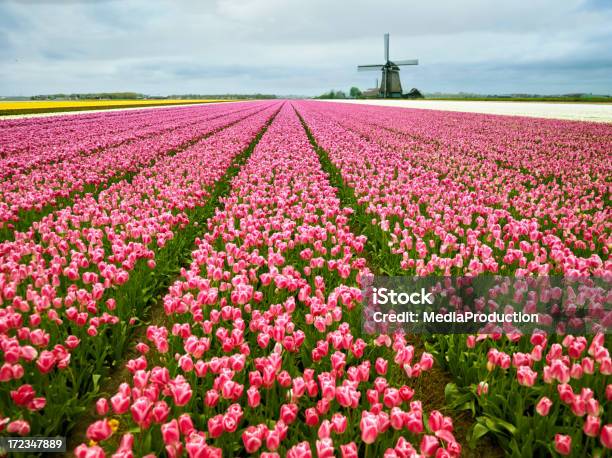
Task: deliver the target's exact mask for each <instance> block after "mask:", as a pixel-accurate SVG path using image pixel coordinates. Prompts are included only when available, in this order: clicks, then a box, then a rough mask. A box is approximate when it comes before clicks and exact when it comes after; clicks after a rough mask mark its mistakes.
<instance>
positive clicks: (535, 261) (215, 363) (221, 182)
mask: <svg viewBox="0 0 612 458" xmlns="http://www.w3.org/2000/svg"><path fill="white" fill-rule="evenodd" d="M611 187H612V124H606V123H600V124H596V123H587V122H578V121H560V120H551V119H538V118H526V117H510V116H497V115H485V114H475V113H456V112H444V111H434V110H419V109H404V108H389V107H377V106H367V105H356V104H355V105H352V104H334V103H328V102H319V101H307V100H299V101H297V100H292V101H282V100H270V101H256V102H237V103H229V104H218V105H217V104H211V105H193V106H186V107H168V108H157V109H151V110H139V109H134V110H129V111H114V112H106V113H87V114H78V115H71V116H53V117H45V118H38V119H34V118H31V119H28V118H23V119H13V120H0V436H11V437H15V436H24V437H29V436H35V437H56V436H62V437H66V438H67V440H68V450H67V452H66V453H67V456H76V457H79V458H98V457H117V458H122V457H126V458H128V457H143V456H146V457H151V456H168V457H171V458H174V457H181V456H186V457H190V458H194V457H198V458H199V457H221V456H223V457H234V456H236V457H245V456H255V457H261V458H274V457H289V458H306V457H319V458H329V457H339V458H340V457H342V458H357V457H367V458H374V457H385V458H394V457H398V458H407V457H459V456H513V457H531V456H573V457H583V456H584V457H587V456H601V457H603V456H612V409H611V408H610V405H611V402H612V359H611V358H610V347H611V344H612V339H611V338H610V335H609V334H608V333H607V332H606V331H607V330H610V329H611V327H612V313H611V312H610V311H609V309H610V305H611V304H612V294H610V293H609V291H608V290H606V291H604V292H603V293H601V294H600V295H599V296H597V297H596V298H594V297H592V296H589V297H585V296H584V295H583V294H577V295H576V296H572V302H573V304H572V305H573V307H574V308H572V309H570V310H565V309H564V312H565V313H566V314H568V315H571V316H574V315H575V313H576V312H575V307H577V306H581V305H584V304H587V306H588V308H589V311H590V313H591V315H592V316H596V317H598V319H599V320H600V323H599V324H598V328H597V329H598V331H597V332H593V333H589V334H580V333H574V334H573V333H572V322H571V320H570V324H569V325H567V326H566V325H559V326H558V328H557V332H554V333H553V332H544V331H540V332H534V333H531V334H524V335H523V334H521V333H520V332H514V331H513V332H497V331H496V332H491V333H487V334H469V335H466V334H449V335H443V334H433V335H412V334H405V333H401V332H394V333H390V334H369V333H366V332H365V331H364V329H363V327H362V318H363V313H362V311H363V304H362V302H363V300H362V299H363V293H362V287H363V286H364V282H365V281H366V280H367V279H368V278H369V277H371V276H372V275H388V276H406V277H409V276H441V277H449V276H461V275H467V276H484V275H499V276H502V275H503V276H509V277H513V278H515V277H516V278H519V279H529V278H535V277H546V276H553V275H557V276H569V277H572V278H582V279H589V278H597V279H599V280H601V281H603V282H607V283H609V282H612V261H611V260H610V258H609V254H610V253H609V252H610V250H611V249H612V232H611V229H612V207H611V205H610V204H611V200H610V190H611ZM524 296H525V297H523V295H520V294H519V295H517V296H515V300H516V302H517V303H526V304H527V306H528V305H529V303H530V301H534V300H535V299H534V298H533V297H532V296H531V295H530V294H525V295H524ZM540 300H543V299H542V298H540ZM545 300H546V301H549V300H550V298H549V297H547V298H546V299H545ZM574 303H575V304H574ZM492 304H493V302H489V303H488V305H489V306H491V307H492ZM576 304H577V305H576ZM494 305H496V304H494ZM506 331H507V330H506ZM428 390H431V391H437V392H439V393H443V394H442V395H441V396H442V399H441V400H440V399H438V400H437V401H435V402H434V401H432V399H431V397H430V396H425V395H426V394H427V391H428ZM459 423H461V425H462V426H461V427H458V425H459ZM485 443H486V447H485V445H484V444H485Z"/></svg>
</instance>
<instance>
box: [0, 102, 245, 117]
mask: <svg viewBox="0 0 612 458" xmlns="http://www.w3.org/2000/svg"><path fill="white" fill-rule="evenodd" d="M236 101H237V100H214V101H208V100H202V101H197V102H187V101H185V102H182V101H181V102H179V103H177V102H173V103H164V102H160V103H147V104H142V105H135V104H133V103H130V104H125V103H118V104H116V105H89V106H72V107H62V106H59V107H45V108H16V109H13V110H7V109H4V110H2V109H0V116H13V115H23V114H38V113H62V112H66V111H89V110H110V109H117V108H136V109H141V110H142V109H143V108H149V107H162V106H163V107H172V106H176V105H200V104H204V103H217V102H236Z"/></svg>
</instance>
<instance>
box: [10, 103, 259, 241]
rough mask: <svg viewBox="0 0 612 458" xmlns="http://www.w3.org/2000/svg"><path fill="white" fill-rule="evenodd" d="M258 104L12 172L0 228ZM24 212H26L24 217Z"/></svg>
mask: <svg viewBox="0 0 612 458" xmlns="http://www.w3.org/2000/svg"><path fill="white" fill-rule="evenodd" d="M260 109H261V107H257V106H253V105H251V104H239V106H236V105H235V104H231V105H223V104H222V105H216V106H211V107H210V108H209V110H207V111H205V114H203V113H197V112H196V113H194V119H186V120H181V121H171V122H168V123H165V122H163V121H162V120H158V121H159V122H160V123H161V124H162V126H163V129H162V130H161V131H158V132H157V134H155V135H153V134H151V135H146V136H144V137H143V138H140V139H133V140H132V141H130V142H122V143H121V144H120V145H119V146H115V147H111V148H108V149H104V150H102V151H98V152H96V153H95V154H73V155H72V156H71V157H70V158H69V160H64V161H60V162H54V163H50V164H44V165H41V166H39V167H36V168H35V169H33V170H28V171H26V172H24V173H14V174H13V175H12V176H11V177H9V178H6V179H4V180H3V181H2V182H0V227H2V226H3V225H4V224H6V225H7V226H8V228H9V229H12V228H13V225H14V224H15V222H17V221H20V220H21V221H20V222H21V223H22V224H19V225H18V228H23V229H26V228H27V227H29V226H30V224H29V223H30V222H31V221H30V220H36V219H38V218H39V217H40V216H41V214H43V215H44V213H41V212H42V210H43V209H44V208H45V207H47V209H48V210H49V211H50V210H51V209H53V208H54V207H57V206H60V203H61V202H63V201H67V202H68V203H69V202H70V199H71V197H72V196H74V194H75V193H83V192H85V191H94V192H95V191H96V190H98V188H99V187H100V186H101V185H103V184H104V183H107V182H109V181H111V182H112V181H113V180H121V179H123V178H124V176H126V175H129V174H135V173H137V172H138V171H139V170H140V169H142V168H144V167H148V166H150V165H151V164H152V163H153V162H155V161H156V160H158V159H159V158H162V157H164V156H167V155H169V154H170V153H171V152H175V151H176V150H177V149H180V148H181V147H184V146H186V145H187V144H188V143H189V142H193V141H196V140H198V139H200V138H202V137H203V136H205V135H209V134H210V133H212V132H214V131H215V130H218V129H220V128H223V127H225V126H227V125H229V124H232V123H234V122H236V121H238V120H240V119H242V118H244V117H246V116H248V115H250V114H252V113H254V112H256V111H257V110H260ZM24 214H25V215H28V217H25V218H24Z"/></svg>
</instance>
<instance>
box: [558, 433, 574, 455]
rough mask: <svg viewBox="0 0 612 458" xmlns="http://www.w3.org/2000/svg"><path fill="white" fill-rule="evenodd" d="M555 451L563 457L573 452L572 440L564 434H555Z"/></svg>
mask: <svg viewBox="0 0 612 458" xmlns="http://www.w3.org/2000/svg"><path fill="white" fill-rule="evenodd" d="M555 450H556V451H557V452H558V453H559V454H561V455H569V454H570V453H571V452H572V438H571V437H570V436H567V435H564V434H555Z"/></svg>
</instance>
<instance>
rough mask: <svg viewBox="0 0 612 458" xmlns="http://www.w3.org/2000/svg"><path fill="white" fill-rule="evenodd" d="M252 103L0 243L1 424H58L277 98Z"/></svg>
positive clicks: (170, 264)
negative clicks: (214, 128)
mask: <svg viewBox="0 0 612 458" xmlns="http://www.w3.org/2000/svg"><path fill="white" fill-rule="evenodd" d="M256 106H257V107H258V109H257V111H255V112H252V113H251V115H250V116H247V117H245V118H243V119H239V120H238V122H237V123H236V124H234V125H232V126H230V127H227V128H226V129H224V130H221V131H219V132H217V133H215V134H213V135H211V136H210V137H208V138H206V139H204V140H202V141H200V142H197V143H195V144H193V145H191V146H189V147H188V148H187V149H185V150H184V151H181V152H179V153H177V154H176V155H174V156H172V157H170V156H166V157H162V158H160V159H159V160H158V161H157V162H156V163H155V164H154V165H153V166H151V167H149V168H147V169H145V170H143V171H142V172H140V173H139V174H137V175H135V176H134V177H133V179H132V180H131V181H125V180H123V181H119V182H117V183H115V184H113V185H111V186H110V187H108V188H107V189H105V190H103V191H102V192H100V193H99V194H98V195H97V197H96V198H93V197H92V196H91V195H89V196H84V197H77V198H76V199H75V201H74V204H73V205H72V206H70V207H67V208H64V209H62V210H58V211H56V212H53V213H51V214H50V215H49V216H47V217H45V218H43V219H42V220H41V221H40V222H39V223H37V224H36V225H35V226H34V227H32V228H31V229H30V230H29V231H28V232H27V233H25V234H21V235H20V236H18V237H16V239H15V241H12V242H4V243H2V244H0V303H1V304H2V307H1V308H0V349H1V350H2V355H3V364H2V366H1V367H0V385H1V389H0V413H1V414H2V415H3V418H4V423H5V422H7V421H10V423H9V426H8V427H7V428H8V430H9V432H10V431H11V430H12V429H15V428H17V429H18V431H19V432H20V433H24V432H27V431H28V430H30V431H31V432H32V433H34V434H52V433H58V432H62V431H64V432H66V430H67V429H68V428H69V427H71V426H72V424H73V422H74V420H75V417H76V416H77V415H78V414H79V412H81V411H82V410H84V409H85V405H86V402H87V399H88V398H91V396H93V395H94V394H95V391H96V389H97V388H98V384H99V382H100V377H101V376H102V375H104V374H105V372H107V371H108V367H109V365H112V364H113V363H114V362H115V361H118V360H119V359H120V358H121V357H122V355H123V350H124V348H125V342H126V340H127V339H128V338H129V336H130V334H131V331H132V329H133V325H134V324H136V323H137V318H138V317H140V318H142V317H143V314H144V312H145V310H144V307H145V305H146V300H144V299H143V297H146V296H147V295H150V291H147V288H154V287H155V285H156V283H158V282H159V281H161V279H162V278H163V277H165V276H169V275H171V274H172V272H173V271H174V270H175V269H177V268H178V266H177V264H178V263H180V262H181V259H180V251H181V249H184V245H185V244H187V246H188V245H189V244H191V243H193V239H189V236H188V234H190V233H192V232H193V230H194V226H196V227H197V224H198V219H199V218H204V219H205V216H204V217H203V216H202V214H201V213H200V210H201V209H205V208H206V204H207V202H208V201H209V199H210V198H211V193H212V192H213V187H214V185H215V183H217V182H219V180H221V179H222V178H223V176H224V173H225V171H226V170H227V169H228V167H230V166H231V164H232V161H233V160H234V158H236V157H237V156H238V155H239V154H240V153H241V152H242V151H244V150H245V149H246V148H247V147H248V146H249V144H250V142H252V141H253V140H254V138H255V137H256V135H257V134H258V132H260V131H261V130H262V128H263V127H264V125H265V124H266V122H268V120H269V119H270V118H271V116H273V115H274V113H275V111H277V110H278V103H269V102H264V103H258V104H256ZM251 111H252V110H251ZM242 116H244V115H242ZM226 124H227V121H226ZM203 129H204V128H203ZM216 189H217V188H215V190H216ZM215 192H216V191H215ZM213 197H214V196H213ZM213 208H214V207H213ZM205 215H206V213H205ZM187 254H188V252H187ZM158 261H159V262H160V265H157V262H158ZM149 271H150V272H149ZM147 285H149V286H147ZM4 423H3V424H4ZM10 425H13V426H10ZM14 425H18V426H14ZM26 425H27V426H26Z"/></svg>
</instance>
